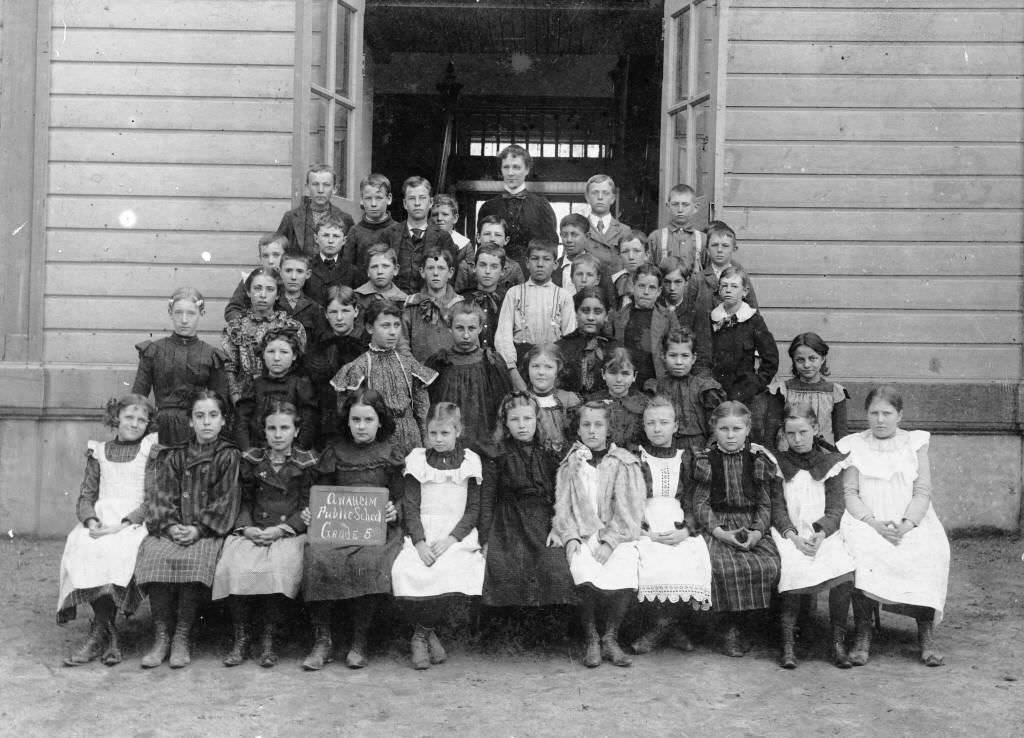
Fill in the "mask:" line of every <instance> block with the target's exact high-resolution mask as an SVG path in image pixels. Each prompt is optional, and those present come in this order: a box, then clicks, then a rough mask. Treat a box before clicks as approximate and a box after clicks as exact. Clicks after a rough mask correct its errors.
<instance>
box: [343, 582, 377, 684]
mask: <svg viewBox="0 0 1024 738" xmlns="http://www.w3.org/2000/svg"><path fill="white" fill-rule="evenodd" d="M376 611H377V598H376V597H375V596H374V595H369V596H367V597H362V598H359V599H357V600H356V601H355V602H354V603H353V609H352V645H351V646H349V649H348V655H347V656H346V657H345V665H346V666H348V668H350V669H362V668H363V667H365V666H366V664H367V660H366V637H367V635H368V634H369V632H370V624H371V623H372V622H373V615H374V613H375V612H376Z"/></svg>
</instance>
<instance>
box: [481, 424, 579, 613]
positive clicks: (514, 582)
mask: <svg viewBox="0 0 1024 738" xmlns="http://www.w3.org/2000/svg"><path fill="white" fill-rule="evenodd" d="M558 461H559V460H558V456H556V455H555V454H554V453H552V452H550V451H546V450H544V449H543V448H542V447H541V446H540V445H539V444H535V443H520V442H519V441H515V440H507V441H505V442H504V443H502V444H501V445H500V447H499V449H498V453H497V454H496V455H495V457H494V458H493V459H491V460H490V461H489V463H488V467H489V468H488V469H487V470H486V471H485V472H484V475H485V477H486V476H490V477H491V478H492V479H493V485H487V484H485V489H484V496H483V501H482V506H481V513H480V542H481V544H486V545H487V568H486V573H485V575H484V589H483V601H484V604H485V605H492V606H495V607H502V606H518V607H539V606H541V605H562V604H574V603H575V602H576V591H575V587H574V586H573V582H572V575H571V574H570V573H569V564H568V562H567V561H566V558H565V550H564V549H563V548H562V547H561V546H548V545H547V537H548V534H549V533H550V532H551V518H552V517H553V516H554V512H555V474H556V472H557V471H558ZM492 487H493V491H492V489H491V488H492Z"/></svg>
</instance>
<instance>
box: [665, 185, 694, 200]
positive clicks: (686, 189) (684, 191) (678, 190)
mask: <svg viewBox="0 0 1024 738" xmlns="http://www.w3.org/2000/svg"><path fill="white" fill-rule="evenodd" d="M672 195H691V196H692V197H697V191H696V190H695V189H693V188H692V187H690V185H688V184H683V183H682V182H680V183H679V184H675V185H672V189H670V190H669V191H668V196H669V197H672Z"/></svg>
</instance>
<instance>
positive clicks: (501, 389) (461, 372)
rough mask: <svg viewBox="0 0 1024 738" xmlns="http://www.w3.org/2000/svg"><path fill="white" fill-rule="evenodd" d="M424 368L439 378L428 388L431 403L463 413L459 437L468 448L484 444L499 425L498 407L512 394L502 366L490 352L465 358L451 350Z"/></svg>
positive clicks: (504, 368) (476, 353) (494, 354)
mask: <svg viewBox="0 0 1024 738" xmlns="http://www.w3.org/2000/svg"><path fill="white" fill-rule="evenodd" d="M427 367H428V368H430V369H433V370H434V371H436V372H437V375H438V376H437V379H435V380H434V381H433V383H431V385H430V386H429V387H428V388H427V393H428V394H429V395H430V403H431V404H432V405H435V404H437V403H438V402H454V403H455V404H456V405H458V406H459V409H460V410H461V411H462V437H463V438H464V439H466V442H467V444H468V445H469V446H470V448H473V449H477V448H478V447H479V444H480V443H481V442H484V443H486V442H487V440H488V439H490V437H491V434H493V433H494V428H495V426H496V425H497V423H498V405H499V404H500V403H501V400H502V398H503V397H504V396H505V395H507V394H508V393H509V392H510V391H511V383H510V382H509V379H508V369H507V368H506V367H505V362H503V361H502V360H501V359H500V357H498V355H497V354H496V353H495V352H494V351H493V350H490V349H476V350H475V351H472V352H470V353H468V354H465V353H460V352H459V351H457V350H456V349H454V348H452V349H443V350H441V351H439V352H437V353H436V354H434V355H433V356H431V357H430V358H429V359H427Z"/></svg>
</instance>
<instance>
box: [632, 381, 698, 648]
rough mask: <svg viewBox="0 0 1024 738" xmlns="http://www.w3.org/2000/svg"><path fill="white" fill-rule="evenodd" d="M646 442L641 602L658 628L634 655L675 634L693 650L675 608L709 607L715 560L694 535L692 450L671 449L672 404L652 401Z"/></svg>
mask: <svg viewBox="0 0 1024 738" xmlns="http://www.w3.org/2000/svg"><path fill="white" fill-rule="evenodd" d="M643 430H644V435H645V436H646V440H645V441H644V442H643V443H642V444H641V445H640V449H639V451H638V453H637V456H638V457H639V458H640V464H641V466H642V468H643V474H644V481H645V482H646V483H647V500H646V501H645V503H644V524H643V529H644V532H643V534H642V535H641V536H640V540H639V541H637V544H636V547H637V551H638V552H639V554H640V566H639V587H638V589H637V599H639V600H640V602H642V603H650V604H644V605H643V607H645V608H648V609H653V610H654V626H653V628H652V629H651V630H649V631H648V632H647V633H645V634H644V635H642V636H641V637H640V638H638V639H637V640H636V641H634V642H633V652H634V653H647V652H648V651H650V650H652V649H653V648H655V647H656V646H658V645H659V644H660V643H661V642H662V641H663V640H664V639H665V638H666V636H668V634H669V633H670V632H671V631H672V630H673V628H675V629H676V631H677V632H676V633H675V635H674V636H673V638H672V643H673V645H675V646H676V647H677V648H679V649H681V650H684V651H690V650H692V649H693V644H692V643H691V642H690V639H689V637H688V636H687V635H686V634H685V633H684V632H683V631H682V630H681V628H680V626H679V625H678V623H676V617H675V616H676V615H677V614H678V613H677V612H676V611H677V610H678V608H675V607H673V605H674V604H676V603H681V602H682V603H685V602H689V603H690V606H691V607H692V608H693V609H694V610H708V609H710V607H711V557H710V555H709V554H708V545H707V543H705V542H704V538H703V537H701V536H699V535H695V534H694V530H695V527H696V526H695V523H694V517H693V509H692V508H693V506H692V504H690V503H691V502H692V496H691V495H690V493H689V492H690V490H689V487H688V485H687V484H686V473H685V471H686V469H688V468H689V466H690V463H689V462H690V451H689V449H681V448H680V449H677V448H673V446H674V443H673V441H674V438H675V433H676V430H677V425H676V411H675V406H674V405H673V403H672V401H671V400H670V399H669V398H667V397H665V396H663V395H658V396H655V397H653V398H652V399H651V400H650V401H649V402H648V403H647V407H646V408H645V409H644V413H643Z"/></svg>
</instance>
